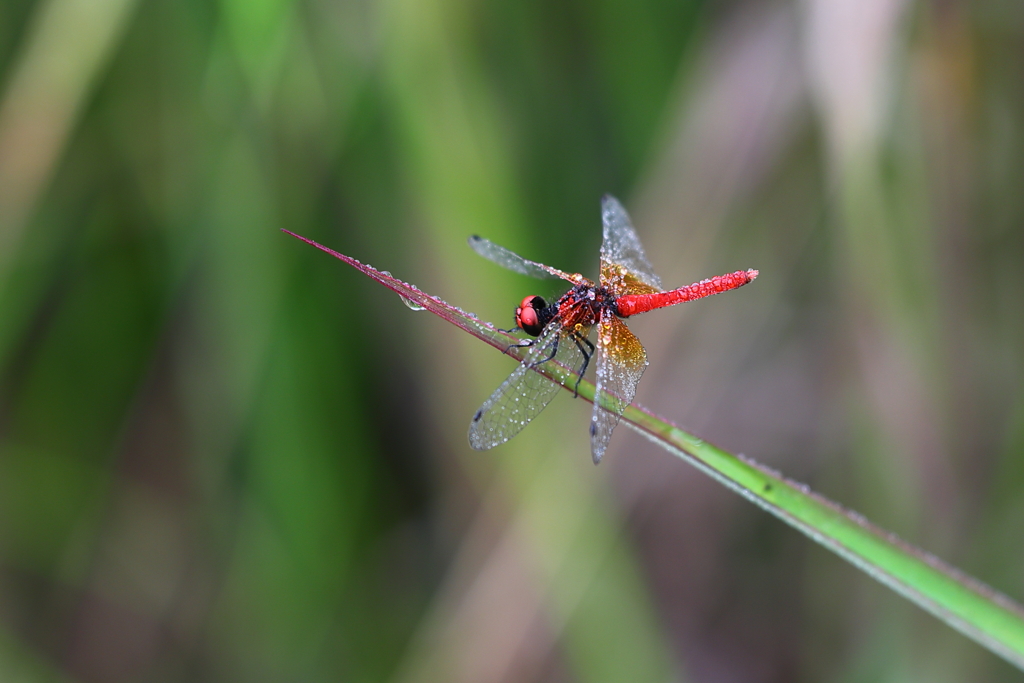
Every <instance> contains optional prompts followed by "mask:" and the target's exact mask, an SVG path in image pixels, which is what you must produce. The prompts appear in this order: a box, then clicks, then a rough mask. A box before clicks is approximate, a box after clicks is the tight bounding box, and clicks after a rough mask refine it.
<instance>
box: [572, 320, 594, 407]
mask: <svg viewBox="0 0 1024 683" xmlns="http://www.w3.org/2000/svg"><path fill="white" fill-rule="evenodd" d="M572 340H573V341H574V342H576V346H577V347H578V348H579V350H580V353H582V354H583V365H582V366H580V372H579V374H578V375H577V376H576V386H575V387H573V390H572V397H573V398H579V395H580V382H582V381H583V375H584V373H586V371H587V366H588V365H590V357H591V356H593V355H594V343H593V342H592V341H590V340H589V339H587V338H586V337H581V336H580V335H578V334H576V333H575V332H573V335H572ZM580 342H583V344H586V345H587V347H588V348H589V349H590V350H589V351H588V350H587V349H584V348H583V344H581V343H580Z"/></svg>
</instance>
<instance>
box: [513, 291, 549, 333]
mask: <svg viewBox="0 0 1024 683" xmlns="http://www.w3.org/2000/svg"><path fill="white" fill-rule="evenodd" d="M546 307H547V303H546V302H545V301H544V299H542V298H540V297H539V296H532V295H531V296H528V297H526V298H525V299H523V301H522V303H520V304H519V307H518V308H516V325H517V326H518V327H519V329H521V330H522V331H523V332H525V333H526V334H528V335H530V336H531V337H536V336H537V335H539V334H540V333H541V330H543V329H544V323H545V321H544V320H542V315H541V311H543V310H544V309H545V308H546Z"/></svg>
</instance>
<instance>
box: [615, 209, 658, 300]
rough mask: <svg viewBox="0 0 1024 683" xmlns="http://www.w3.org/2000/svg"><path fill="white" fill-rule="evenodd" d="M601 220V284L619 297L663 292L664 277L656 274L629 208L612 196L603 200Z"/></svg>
mask: <svg viewBox="0 0 1024 683" xmlns="http://www.w3.org/2000/svg"><path fill="white" fill-rule="evenodd" d="M601 222H602V223H603V224H604V239H603V240H602V242H601V284H602V285H604V286H605V287H608V288H609V289H611V290H612V292H613V293H614V294H616V295H618V296H621V295H623V294H649V293H652V292H660V291H661V278H659V277H658V276H657V275H655V274H654V268H653V267H652V266H651V262H650V261H648V260H647V255H646V254H644V248H643V247H642V246H641V245H640V238H639V237H637V235H636V231H635V230H634V229H633V224H632V223H631V222H630V220H629V215H628V214H627V213H626V210H625V209H624V208H622V204H620V203H619V200H617V199H616V198H615V197H612V196H611V195H607V194H606V195H605V196H604V197H603V198H602V199H601Z"/></svg>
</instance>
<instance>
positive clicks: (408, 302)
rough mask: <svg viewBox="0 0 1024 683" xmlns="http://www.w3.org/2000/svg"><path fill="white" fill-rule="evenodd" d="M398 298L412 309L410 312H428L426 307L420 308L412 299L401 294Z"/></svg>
mask: <svg viewBox="0 0 1024 683" xmlns="http://www.w3.org/2000/svg"><path fill="white" fill-rule="evenodd" d="M398 298H399V299H401V300H402V303H403V304H405V305H406V306H408V307H409V308H410V310H413V311H425V310H427V308H426V306H420V305H419V304H418V303H416V302H415V301H413V300H412V299H410V298H408V297H404V296H402V295H401V294H399V295H398Z"/></svg>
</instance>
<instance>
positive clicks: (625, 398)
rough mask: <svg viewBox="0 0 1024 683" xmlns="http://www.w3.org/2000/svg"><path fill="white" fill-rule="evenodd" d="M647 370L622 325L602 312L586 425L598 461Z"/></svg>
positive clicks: (644, 358) (636, 341)
mask: <svg viewBox="0 0 1024 683" xmlns="http://www.w3.org/2000/svg"><path fill="white" fill-rule="evenodd" d="M646 369H647V352H645V351H644V347H643V345H642V344H641V343H640V340H639V339H637V338H636V335H634V334H633V333H632V332H630V331H629V328H628V327H626V323H624V322H622V319H621V318H619V317H618V316H617V315H615V314H614V313H612V311H611V310H610V309H605V310H604V311H602V313H601V323H600V327H599V328H598V331H597V400H596V401H594V415H593V418H592V422H591V423H590V452H591V455H593V456H594V464H597V463H599V462H601V457H602V456H603V455H604V451H605V449H606V448H607V447H608V440H609V439H610V438H611V436H612V430H613V429H615V425H617V424H618V423H619V418H620V417H622V413H623V412H625V410H626V408H627V407H629V404H630V403H632V402H633V396H635V395H636V385H637V384H638V383H639V382H640V377H641V376H642V375H643V374H644V370H646Z"/></svg>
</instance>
